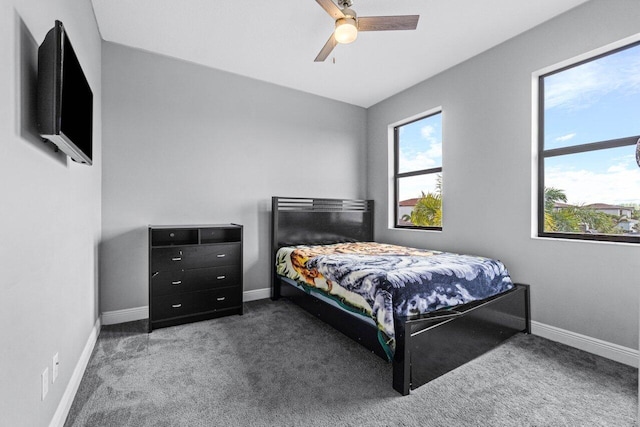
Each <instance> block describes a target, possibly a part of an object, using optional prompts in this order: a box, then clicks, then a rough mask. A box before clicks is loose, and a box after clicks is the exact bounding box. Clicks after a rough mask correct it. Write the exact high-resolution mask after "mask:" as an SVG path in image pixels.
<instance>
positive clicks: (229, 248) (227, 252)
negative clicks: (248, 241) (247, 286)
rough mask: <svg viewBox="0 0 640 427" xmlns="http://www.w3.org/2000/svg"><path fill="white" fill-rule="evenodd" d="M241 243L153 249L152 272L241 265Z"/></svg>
mask: <svg viewBox="0 0 640 427" xmlns="http://www.w3.org/2000/svg"><path fill="white" fill-rule="evenodd" d="M240 255H241V254H240V243H220V244H211V245H198V246H183V247H181V248H178V247H175V248H173V247H169V248H153V249H152V250H151V270H152V272H156V271H168V270H181V269H187V268H204V267H217V266H223V265H235V264H240Z"/></svg>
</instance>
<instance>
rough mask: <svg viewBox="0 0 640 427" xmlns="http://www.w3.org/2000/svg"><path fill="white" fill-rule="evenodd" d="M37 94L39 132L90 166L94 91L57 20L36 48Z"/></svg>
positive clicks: (67, 153)
mask: <svg viewBox="0 0 640 427" xmlns="http://www.w3.org/2000/svg"><path fill="white" fill-rule="evenodd" d="M37 94H38V95H37V106H38V107H37V109H38V111H37V121H38V131H39V133H40V135H41V136H42V137H43V138H45V139H48V140H50V141H51V142H53V143H54V144H55V145H56V146H57V147H58V148H60V150H62V151H63V152H64V153H65V154H66V155H67V156H69V157H71V159H72V160H74V161H76V162H79V163H84V164H87V165H90V164H91V163H92V158H93V157H92V155H93V138H92V136H93V135H92V134H93V92H91V87H90V86H89V83H88V82H87V78H86V77H85V75H84V72H83V71H82V67H80V62H79V61H78V57H77V56H76V53H75V52H74V50H73V46H71V42H70V41H69V37H67V33H66V31H65V29H64V26H63V25H62V22H60V21H56V23H55V26H54V27H53V28H52V29H51V30H50V31H49V32H48V33H47V35H46V36H45V38H44V41H43V42H42V44H41V45H40V47H39V48H38V90H37Z"/></svg>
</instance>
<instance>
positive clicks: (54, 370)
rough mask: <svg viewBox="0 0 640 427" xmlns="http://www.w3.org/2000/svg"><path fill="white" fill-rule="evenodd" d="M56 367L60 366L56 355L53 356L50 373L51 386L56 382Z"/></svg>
mask: <svg viewBox="0 0 640 427" xmlns="http://www.w3.org/2000/svg"><path fill="white" fill-rule="evenodd" d="M58 366H60V360H59V358H58V353H56V354H54V355H53V370H52V371H51V384H53V383H55V382H56V378H58Z"/></svg>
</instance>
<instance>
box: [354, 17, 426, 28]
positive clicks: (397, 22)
mask: <svg viewBox="0 0 640 427" xmlns="http://www.w3.org/2000/svg"><path fill="white" fill-rule="evenodd" d="M418 18H420V15H399V16H364V17H361V18H358V31H387V30H415V29H416V27H417V26H418Z"/></svg>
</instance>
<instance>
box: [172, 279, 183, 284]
mask: <svg viewBox="0 0 640 427" xmlns="http://www.w3.org/2000/svg"><path fill="white" fill-rule="evenodd" d="M171 284H172V285H181V284H182V280H175V281H173V282H171Z"/></svg>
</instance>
